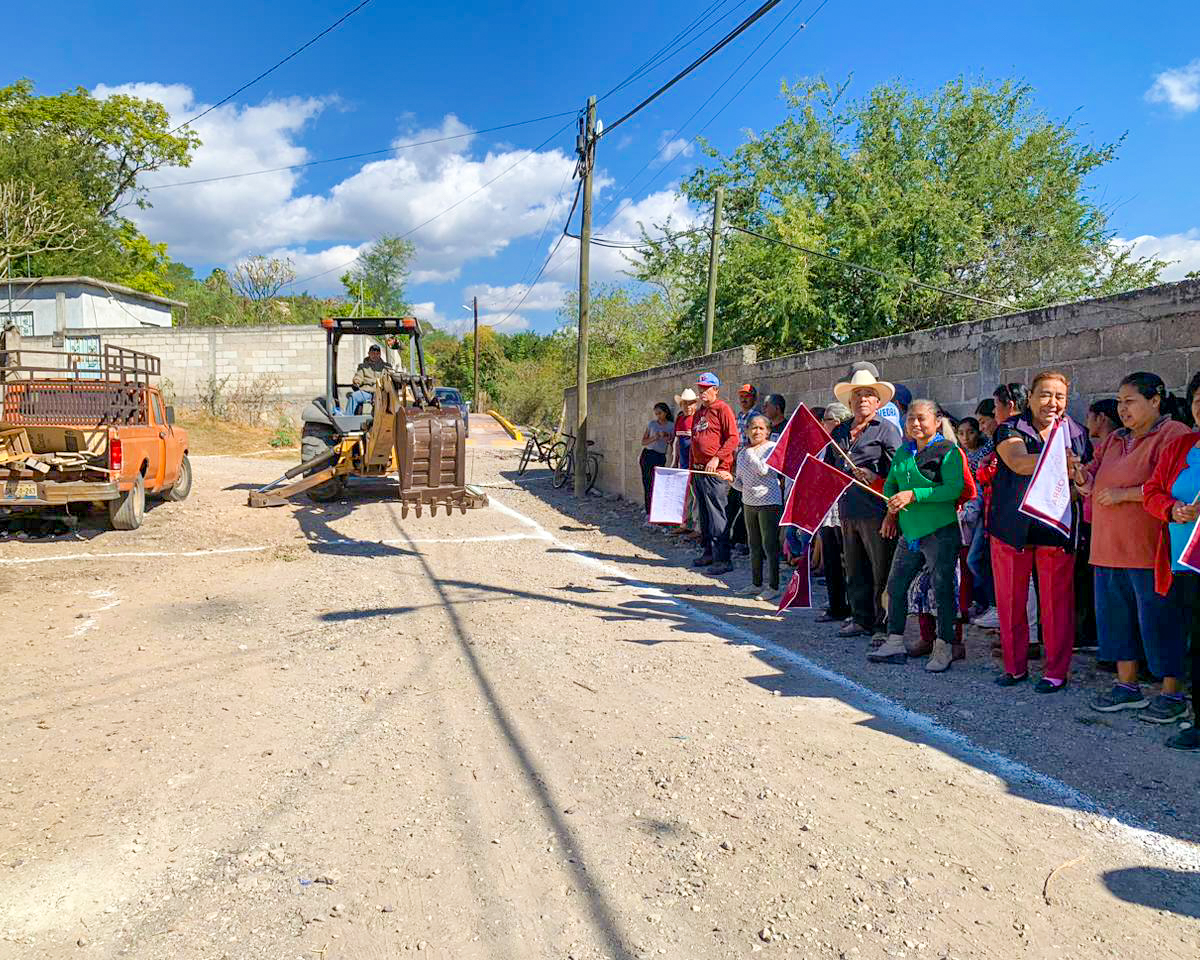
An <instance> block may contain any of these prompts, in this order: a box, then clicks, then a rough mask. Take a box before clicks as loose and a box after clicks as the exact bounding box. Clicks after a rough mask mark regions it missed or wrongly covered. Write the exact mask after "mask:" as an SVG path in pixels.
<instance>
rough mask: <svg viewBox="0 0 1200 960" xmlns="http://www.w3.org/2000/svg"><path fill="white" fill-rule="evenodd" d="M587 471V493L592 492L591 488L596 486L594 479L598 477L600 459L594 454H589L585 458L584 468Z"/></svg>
mask: <svg viewBox="0 0 1200 960" xmlns="http://www.w3.org/2000/svg"><path fill="white" fill-rule="evenodd" d="M584 469H585V470H586V471H587V474H586V476H587V492H588V493H591V492H592V487H594V486H595V485H596V479H597V478H598V477H599V476H600V457H599V456H597V455H596V454H594V453H589V454H588V456H587V466H586V467H585V468H584Z"/></svg>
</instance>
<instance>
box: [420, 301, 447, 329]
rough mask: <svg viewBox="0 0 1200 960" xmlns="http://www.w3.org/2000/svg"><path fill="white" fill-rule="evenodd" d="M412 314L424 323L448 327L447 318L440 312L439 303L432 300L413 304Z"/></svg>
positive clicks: (443, 327)
mask: <svg viewBox="0 0 1200 960" xmlns="http://www.w3.org/2000/svg"><path fill="white" fill-rule="evenodd" d="M412 315H413V316H414V317H416V318H417V319H418V320H420V321H421V322H422V323H431V324H433V325H434V326H435V327H440V328H442V329H445V327H446V318H445V317H444V316H443V315H442V314H441V313H439V312H438V308H437V305H436V304H435V303H434V302H433V301H432V300H427V301H425V302H424V303H414V304H412Z"/></svg>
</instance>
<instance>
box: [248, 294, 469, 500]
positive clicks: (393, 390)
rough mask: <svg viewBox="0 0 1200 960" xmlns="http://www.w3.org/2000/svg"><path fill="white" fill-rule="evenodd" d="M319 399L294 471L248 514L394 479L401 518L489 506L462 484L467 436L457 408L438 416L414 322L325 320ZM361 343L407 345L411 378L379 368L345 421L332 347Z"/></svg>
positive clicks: (311, 408)
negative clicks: (355, 484) (368, 394)
mask: <svg viewBox="0 0 1200 960" xmlns="http://www.w3.org/2000/svg"><path fill="white" fill-rule="evenodd" d="M321 325H322V326H323V327H324V328H325V331H326V342H325V395H324V396H321V397H317V398H315V399H314V400H313V401H312V403H310V404H308V406H307V407H305V409H304V412H303V414H302V416H301V419H302V420H303V422H304V427H303V430H302V432H301V439H300V461H301V462H300V463H299V464H298V465H297V466H295V467H292V469H291V470H288V471H287V472H286V473H285V474H284V475H283V476H282V477H280V478H279V479H278V480H275V481H273V482H271V483H269V484H267V485H266V486H265V487H260V488H259V489H257V490H254V491H252V492H251V493H250V498H249V503H250V506H252V507H271V506H278V505H280V504H283V503H285V502H286V501H287V500H288V498H290V497H294V496H296V495H297V494H300V493H307V494H308V496H309V498H310V499H312V500H315V501H317V502H318V503H324V502H328V501H330V500H336V499H337V498H338V497H340V496H342V494H343V493H344V492H345V489H346V484H347V481H348V480H349V479H350V478H352V477H387V476H395V477H397V479H398V480H399V498H400V515H401V516H402V517H405V516H407V515H408V510H409V508H410V507H412V508H413V509H415V510H416V513H417V516H420V515H421V511H422V509H423V508H424V507H425V506H428V507H429V508H430V512H431V513H432V514H434V515H436V514H437V508H438V505H439V504H441V505H443V506H445V508H446V512H447V513H449V512H451V511H452V510H453V509H454V508H455V507H458V508H459V509H460V510H461V511H462V512H463V513H466V512H467V510H468V509H469V508H472V507H484V506H487V495H486V494H485V493H484V492H483V490H481V489H479V488H478V487H472V486H468V485H467V483H466V455H465V451H466V430H465V427H464V424H463V418H462V413H461V411H460V410H459V409H458V408H457V407H446V408H443V407H442V406H441V405H440V404H439V403H438V399H437V395H436V394H435V393H434V389H433V378H432V377H430V376H428V375H427V374H426V372H425V353H424V350H423V349H422V346H421V325H420V323H419V322H418V321H417V320H416V318H414V317H326V318H325V319H324V320H322V321H321ZM347 335H359V336H367V337H372V338H375V341H376V342H379V341H380V340H382V341H384V343H386V344H387V345H388V346H389V347H395V348H397V349H399V348H400V347H401V346H402V345H403V343H404V340H405V338H407V339H408V340H409V341H410V343H411V348H412V353H413V354H414V355H415V358H416V364H417V372H415V373H408V372H404V371H403V370H396V369H394V368H393V367H391V366H390V365H388V366H385V369H384V370H383V372H382V374H381V375H380V378H379V380H378V382H377V383H376V384H375V386H374V390H373V396H372V398H371V399H370V400H369V401H367V403H366V404H365V406H364V407H363V410H362V412H361V413H356V414H354V415H350V414H347V413H343V412H342V407H341V406H340V405H339V395H338V391H339V389H346V390H347V396H348V395H349V391H350V389H351V384H345V383H339V382H338V379H337V378H338V344H339V342H340V341H341V339H342V337H343V336H347Z"/></svg>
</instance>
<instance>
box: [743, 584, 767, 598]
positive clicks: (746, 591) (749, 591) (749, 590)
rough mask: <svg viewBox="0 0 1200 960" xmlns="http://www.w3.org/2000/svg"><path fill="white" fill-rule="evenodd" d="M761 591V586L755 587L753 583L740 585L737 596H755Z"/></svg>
mask: <svg viewBox="0 0 1200 960" xmlns="http://www.w3.org/2000/svg"><path fill="white" fill-rule="evenodd" d="M761 591H762V587H756V586H755V585H754V584H750V586H748V587H742V589H741V590H739V591H738V592H737V594H738V596H739V597H757V596H758V595H759V593H760V592H761Z"/></svg>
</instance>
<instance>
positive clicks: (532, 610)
mask: <svg viewBox="0 0 1200 960" xmlns="http://www.w3.org/2000/svg"><path fill="white" fill-rule="evenodd" d="M515 459H516V454H515V452H512V451H490V450H487V449H479V450H476V451H475V452H474V454H473V470H474V473H475V479H476V480H478V481H482V482H484V483H486V484H488V485H489V493H490V494H492V495H493V497H494V502H493V506H492V508H490V509H488V510H486V511H479V512H476V513H473V514H472V515H470V516H468V517H462V516H454V517H452V518H446V517H444V516H439V517H437V518H431V517H429V516H428V515H426V516H425V517H423V518H420V519H418V518H414V517H411V516H410V517H409V518H408V519H407V520H403V521H402V520H401V519H400V514H399V509H398V507H397V506H396V505H395V504H394V503H391V502H388V501H387V500H385V499H379V498H378V497H377V496H375V495H373V494H372V492H371V491H370V490H369V489H368V488H355V491H354V493H353V502H352V504H335V505H333V506H331V507H328V508H321V507H316V506H314V505H309V504H297V505H296V506H294V507H287V508H279V509H275V510H250V509H248V508H246V507H245V506H244V501H245V495H246V493H245V491H246V487H247V486H248V485H249V484H250V483H252V482H263V481H266V480H268V479H270V478H271V477H272V476H273V474H274V473H275V472H277V470H278V464H272V463H262V462H257V461H254V460H236V459H232V458H219V457H214V458H202V459H198V460H197V462H196V465H195V466H196V487H195V492H194V494H193V496H192V498H191V499H190V500H188V501H187V502H186V503H184V504H164V505H160V506H157V507H155V508H154V509H152V510H151V511H149V513H148V515H147V519H146V524H145V526H144V527H143V529H141V530H140V531H138V532H136V533H134V534H114V533H108V532H101V531H99V530H95V531H89V532H87V533H86V534H85V539H83V540H67V541H62V540H60V541H55V542H44V543H16V542H9V543H3V544H0V603H3V605H4V610H5V617H4V620H3V624H4V630H3V632H4V644H3V646H2V647H0V676H2V677H3V687H2V692H0V700H2V702H3V709H2V712H0V719H2V720H3V725H2V727H0V741H2V749H0V763H2V764H3V765H2V766H0V791H2V792H0V808H2V809H0V857H2V861H0V957H14V958H22V960H34V958H60V957H79V958H92V957H95V958H99V957H134V958H175V960H193V958H194V960H201V958H204V960H214V958H222V957H227V958H255V960H257V958H289V960H291V958H306V960H312V958H321V960H339V958H344V960H363V958H383V957H431V958H432V957H436V958H455V960H463V958H468V960H471V958H488V960H495V958H513V960H518V958H522V960H523V958H568V957H570V958H576V960H584V958H587V960H592V958H596V960H598V958H614V960H629V958H635V957H637V958H642V957H666V958H673V960H696V958H699V960H708V958H732V957H744V956H748V955H750V954H752V953H756V952H761V953H762V954H763V955H764V956H768V955H772V954H776V955H790V956H798V957H814V958H835V960H839V958H840V960H849V958H854V960H859V958H862V960H869V958H884V957H929V958H943V957H952V958H961V960H965V958H973V957H980V958H982V957H987V958H1012V957H1026V958H1043V957H1045V958H1051V957H1054V958H1092V957H1121V958H1126V957H1131V958H1132V957H1136V958H1142V957H1154V958H1189V960H1191V958H1194V957H1196V956H1197V955H1198V953H1200V919H1198V918H1200V886H1198V884H1197V881H1196V875H1195V873H1194V872H1192V871H1193V870H1194V869H1195V866H1196V863H1197V862H1200V848H1197V847H1196V846H1195V844H1194V841H1195V839H1196V831H1197V829H1198V828H1200V819H1198V818H1197V816H1196V794H1197V790H1196V783H1197V771H1198V770H1200V767H1197V766H1196V765H1195V764H1194V763H1187V765H1185V763H1186V762H1190V761H1193V760H1194V759H1195V758H1191V757H1185V758H1182V759H1181V758H1179V757H1174V758H1172V759H1171V761H1170V762H1172V763H1174V764H1175V766H1173V767H1167V766H1165V765H1163V766H1162V769H1163V770H1164V771H1169V773H1164V774H1163V775H1162V776H1163V778H1164V779H1165V778H1167V777H1168V776H1169V782H1166V783H1164V784H1160V785H1159V786H1158V787H1156V788H1155V789H1154V790H1150V791H1148V790H1144V789H1139V787H1140V783H1141V781H1140V780H1139V779H1137V775H1136V769H1137V768H1138V766H1139V765H1141V766H1142V767H1143V768H1144V767H1145V766H1146V765H1151V766H1152V765H1154V764H1165V763H1166V762H1165V761H1161V760H1160V759H1159V758H1158V757H1157V756H1154V757H1150V751H1149V744H1150V743H1151V741H1149V740H1139V739H1136V738H1137V737H1140V736H1142V731H1139V730H1134V731H1133V733H1126V732H1124V730H1123V728H1122V729H1121V730H1116V731H1114V730H1111V729H1106V730H1097V729H1094V728H1092V727H1088V726H1083V725H1078V724H1073V723H1072V722H1071V721H1070V719H1069V714H1065V715H1061V716H1065V717H1067V719H1064V720H1061V722H1059V721H1057V720H1056V719H1055V718H1056V717H1060V714H1055V713H1053V712H1043V713H1036V712H1035V709H1043V708H1041V706H1040V705H1038V704H1034V703H1032V698H1029V697H1026V698H1025V699H1024V700H1020V701H1018V700H1013V701H1008V703H1009V704H1010V705H1009V706H1008V707H1007V709H1008V710H1009V714H1008V720H1007V722H1006V723H1005V725H1004V726H1005V730H1004V731H1001V730H998V729H996V728H997V726H998V725H997V724H996V723H995V722H993V721H992V720H991V719H990V715H988V714H987V710H989V709H992V708H991V707H989V706H988V705H987V703H985V702H984V698H985V696H986V697H992V698H994V693H993V692H992V690H988V691H986V693H985V692H984V689H983V684H984V683H985V682H986V681H985V679H984V677H983V671H984V670H985V667H984V666H983V665H980V666H979V667H978V668H976V669H977V671H978V673H977V674H976V673H972V668H970V667H968V668H966V669H964V668H963V667H962V666H961V665H960V666H958V667H956V668H955V670H954V671H952V672H951V674H950V675H947V676H945V677H940V678H934V677H927V676H925V675H924V673H923V672H921V671H920V669H919V667H916V666H913V667H911V669H910V668H897V669H893V670H890V671H889V670H886V669H885V670H878V669H877V670H875V671H874V672H865V668H862V667H861V665H860V663H859V661H860V660H861V657H855V658H854V660H853V661H850V660H848V659H844V660H839V659H838V657H844V656H846V654H845V653H844V651H843V650H842V648H844V646H845V644H844V643H843V644H841V645H840V646H839V645H838V644H837V642H836V641H833V640H832V639H831V638H830V636H829V631H827V630H825V628H822V627H818V626H816V625H815V624H814V623H813V621H812V617H811V615H809V614H805V613H801V614H795V615H791V616H789V617H788V618H787V619H777V618H774V617H773V616H772V615H771V610H770V609H769V608H765V607H764V606H763V605H761V604H757V603H755V602H754V601H752V600H748V599H731V598H728V596H727V591H726V589H725V588H724V587H722V586H720V585H718V584H715V583H714V582H713V581H712V580H710V579H707V578H705V577H702V576H700V575H697V574H695V573H693V572H692V571H691V570H689V569H685V568H683V567H682V566H680V563H681V560H682V557H676V556H672V555H670V551H669V549H668V548H666V547H665V546H664V543H665V541H663V539H662V538H661V537H660V536H658V535H657V534H656V533H654V532H652V531H640V530H637V529H636V528H634V527H631V526H630V525H629V523H628V515H627V514H625V513H623V512H622V508H621V507H620V506H615V505H611V504H607V503H604V502H592V503H589V504H586V505H583V506H581V507H579V508H578V509H576V508H575V507H574V506H572V508H571V509H572V510H573V511H575V512H576V513H577V514H578V516H572V515H571V514H569V513H567V512H565V506H566V505H567V504H570V503H571V501H570V500H569V498H565V497H564V498H562V499H558V498H557V495H556V494H553V493H551V491H550V488H549V484H548V483H547V482H546V480H547V475H546V474H545V472H544V471H543V472H541V473H540V474H536V473H533V472H531V473H530V474H529V475H527V476H526V478H524V479H523V480H522V481H521V485H520V486H515V485H514V483H513V480H512V466H513V465H514V464H515ZM351 507H352V508H351ZM560 507H562V508H564V509H560ZM823 631H824V632H823ZM855 670H863V671H864V672H862V673H860V674H855V673H853V671H855ZM860 680H861V681H862V684H861V685H860V683H859V681H860ZM989 686H990V685H989ZM872 687H873V688H874V689H875V690H878V691H883V692H884V693H886V694H887V695H888V698H884V697H883V696H880V695H879V693H877V692H873V690H872V689H870V688H872ZM988 702H989V703H990V702H991V701H988ZM906 707H908V708H912V712H907V713H906V712H905V708H906ZM968 708H969V709H968ZM1044 709H1045V710H1047V711H1050V710H1058V711H1062V710H1067V709H1069V708H1067V707H1064V706H1062V705H1059V706H1054V707H1052V708H1051V707H1045V708H1044ZM960 712H961V713H963V714H966V716H960V715H959V713H960ZM935 715H936V717H937V720H939V721H941V722H940V723H938V722H935V720H934V719H931V717H933V716H935ZM1142 726H1144V725H1142ZM1048 727H1050V728H1051V729H1047V728H1048ZM1013 731H1015V734H1014V733H1013ZM1155 733H1160V731H1155ZM1039 737H1041V738H1043V740H1044V741H1046V742H1048V741H1049V740H1050V739H1056V740H1057V741H1060V743H1059V748H1061V747H1063V746H1064V745H1065V746H1074V747H1075V748H1076V749H1077V750H1081V751H1082V752H1081V753H1080V754H1079V755H1078V756H1077V757H1076V762H1075V763H1074V765H1073V766H1072V765H1067V764H1064V763H1062V762H1060V761H1059V760H1057V759H1055V758H1056V757H1057V756H1059V755H1060V754H1056V753H1055V752H1054V749H1056V748H1051V747H1049V746H1047V745H1046V742H1042V743H1041V744H1039V743H1038V742H1037V741H1038V738H1039ZM1104 737H1107V738H1108V739H1107V740H1105V739H1104ZM1006 738H1007V739H1006ZM1064 742H1065V743H1064ZM1104 743H1108V745H1109V747H1110V748H1111V750H1112V752H1113V755H1114V756H1117V757H1118V759H1117V760H1115V761H1114V760H1109V759H1108V758H1106V757H1104V756H1102V755H1101V754H1099V753H1098V752H1097V751H1098V750H1099V749H1101V745H1103V744H1104ZM1131 745H1137V746H1136V749H1134V750H1133V751H1132V752H1133V754H1134V755H1133V757H1132V758H1131V757H1129V756H1128V754H1129V753H1130V748H1131ZM1056 767H1061V769H1051V768H1056ZM1154 769H1158V768H1157V767H1155V768H1154ZM1131 777H1132V778H1133V780H1132V782H1129V783H1127V782H1125V781H1126V780H1129V779H1130V778H1131ZM1106 785H1107V786H1106ZM1156 791H1157V792H1156ZM1097 794H1104V795H1101V796H1097ZM1147 797H1151V798H1152V799H1147ZM1093 799H1095V800H1098V801H1099V802H1100V803H1102V804H1105V805H1108V806H1111V807H1113V808H1114V809H1115V810H1117V811H1123V812H1124V813H1125V814H1126V815H1127V819H1128V818H1132V817H1137V818H1139V819H1141V820H1142V821H1143V822H1153V824H1154V825H1155V827H1156V832H1150V833H1142V834H1137V833H1135V832H1134V831H1131V830H1129V829H1126V828H1124V827H1122V826H1121V825H1120V824H1119V823H1116V822H1115V821H1113V820H1111V819H1108V818H1106V817H1103V816H1100V815H1099V814H1097V813H1094V812H1089V810H1088V809H1087V808H1088V807H1089V804H1090V803H1091V800H1093ZM1167 809H1169V810H1170V816H1168V815H1167V813H1166V812H1164V811H1166V810H1167Z"/></svg>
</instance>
